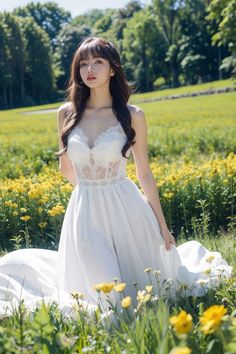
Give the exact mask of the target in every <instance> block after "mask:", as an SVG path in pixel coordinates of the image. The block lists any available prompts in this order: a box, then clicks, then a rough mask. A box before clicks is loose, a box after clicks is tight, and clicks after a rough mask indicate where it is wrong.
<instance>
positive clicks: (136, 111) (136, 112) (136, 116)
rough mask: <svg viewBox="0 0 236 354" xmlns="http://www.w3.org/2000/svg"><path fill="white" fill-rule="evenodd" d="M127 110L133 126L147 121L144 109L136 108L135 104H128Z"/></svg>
mask: <svg viewBox="0 0 236 354" xmlns="http://www.w3.org/2000/svg"><path fill="white" fill-rule="evenodd" d="M127 108H128V109H129V111H130V114H131V118H132V124H134V125H135V124H139V122H140V121H143V120H145V113H144V111H143V109H142V108H140V107H138V106H135V105H134V104H127Z"/></svg>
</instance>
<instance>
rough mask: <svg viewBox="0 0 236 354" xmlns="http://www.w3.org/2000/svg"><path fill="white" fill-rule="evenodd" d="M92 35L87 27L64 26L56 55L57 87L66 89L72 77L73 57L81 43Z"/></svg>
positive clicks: (59, 37) (59, 36)
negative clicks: (70, 76)
mask: <svg viewBox="0 0 236 354" xmlns="http://www.w3.org/2000/svg"><path fill="white" fill-rule="evenodd" d="M90 34H91V28H90V27H87V26H81V27H78V26H71V25H66V26H64V27H63V28H62V29H61V31H60V33H59V35H58V37H57V47H56V51H55V54H54V65H55V70H56V78H57V86H58V88H59V89H65V87H66V85H67V83H68V80H69V75H70V66H71V62H72V58H73V55H74V53H75V51H76V49H77V48H78V46H79V44H80V42H81V41H82V40H83V39H85V38H86V37H87V36H89V35H90Z"/></svg>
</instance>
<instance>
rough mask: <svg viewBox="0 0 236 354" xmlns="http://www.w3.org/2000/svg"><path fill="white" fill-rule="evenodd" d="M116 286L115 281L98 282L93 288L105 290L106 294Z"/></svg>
mask: <svg viewBox="0 0 236 354" xmlns="http://www.w3.org/2000/svg"><path fill="white" fill-rule="evenodd" d="M114 286H115V283H98V284H96V285H95V286H94V287H93V290H98V291H103V292H104V293H105V294H109V293H110V292H111V291H112V289H113V288H114Z"/></svg>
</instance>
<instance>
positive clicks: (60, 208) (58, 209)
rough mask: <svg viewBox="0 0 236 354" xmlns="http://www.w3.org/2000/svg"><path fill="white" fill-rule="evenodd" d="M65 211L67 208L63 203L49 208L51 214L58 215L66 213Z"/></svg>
mask: <svg viewBox="0 0 236 354" xmlns="http://www.w3.org/2000/svg"><path fill="white" fill-rule="evenodd" d="M64 211H65V209H64V207H63V205H60V204H57V205H55V206H54V207H53V208H52V209H51V210H48V214H49V215H50V216H56V215H59V214H62V213H64Z"/></svg>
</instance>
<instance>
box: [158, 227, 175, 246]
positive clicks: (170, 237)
mask: <svg viewBox="0 0 236 354" xmlns="http://www.w3.org/2000/svg"><path fill="white" fill-rule="evenodd" d="M161 235H162V237H163V238H164V240H165V243H166V249H167V250H169V249H170V248H171V245H175V246H176V242H175V238H174V236H173V235H171V233H170V231H169V230H168V228H165V229H163V230H161Z"/></svg>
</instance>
